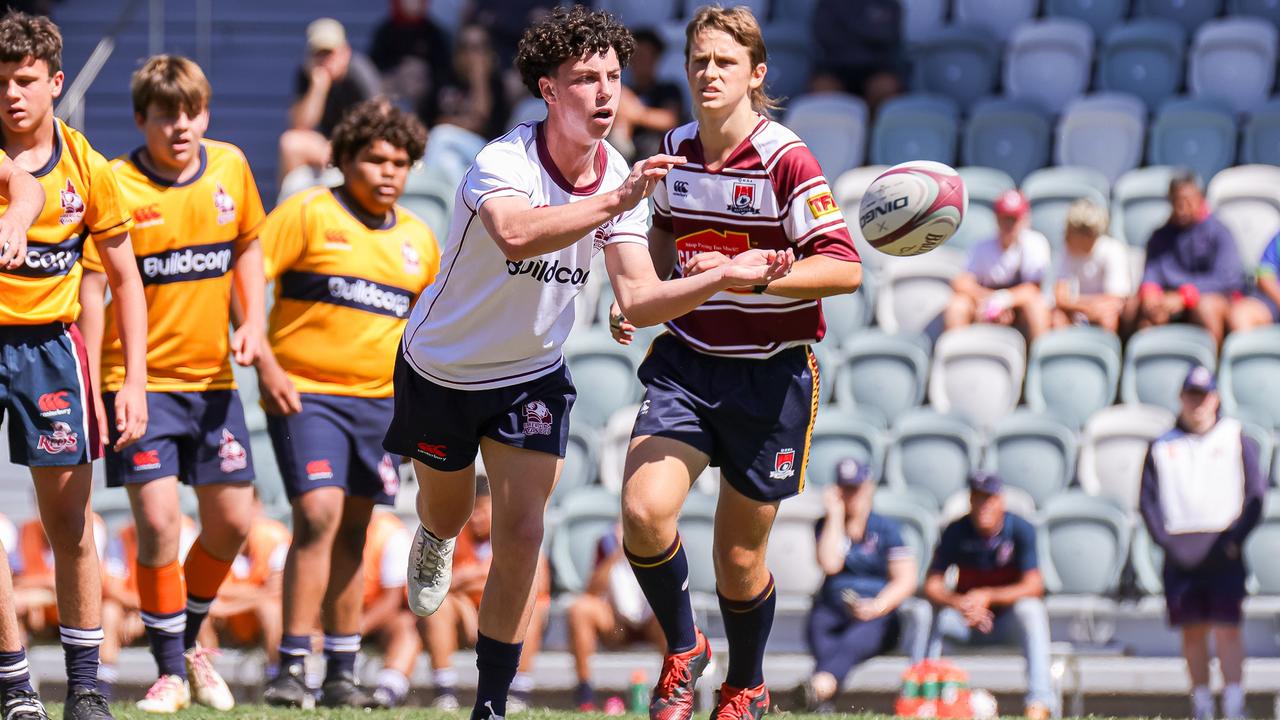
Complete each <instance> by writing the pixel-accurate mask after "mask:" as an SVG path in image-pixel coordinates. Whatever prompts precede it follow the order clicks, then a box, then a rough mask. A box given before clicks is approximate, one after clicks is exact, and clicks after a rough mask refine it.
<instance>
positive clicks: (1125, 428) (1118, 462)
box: [1076, 405, 1174, 510]
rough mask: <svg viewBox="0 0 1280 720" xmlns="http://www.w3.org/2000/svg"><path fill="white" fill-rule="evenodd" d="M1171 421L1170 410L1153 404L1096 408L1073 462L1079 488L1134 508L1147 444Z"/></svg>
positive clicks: (1163, 430)
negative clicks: (1076, 462)
mask: <svg viewBox="0 0 1280 720" xmlns="http://www.w3.org/2000/svg"><path fill="white" fill-rule="evenodd" d="M1173 423H1174V414H1173V413H1171V412H1169V411H1168V410H1166V409H1164V408H1162V407H1158V406H1155V405H1112V406H1111V407H1108V408H1103V409H1102V410H1099V411H1098V412H1097V413H1095V414H1094V416H1093V417H1091V418H1089V422H1087V423H1085V426H1084V431H1083V432H1082V433H1081V434H1080V461H1079V463H1078V465H1077V466H1076V481H1077V482H1078V483H1079V484H1080V488H1081V489H1082V490H1084V491H1085V492H1087V493H1089V494H1090V495H1099V496H1101V497H1105V498H1109V499H1110V500H1112V501H1113V502H1115V503H1116V504H1118V505H1119V506H1120V507H1122V508H1125V509H1128V510H1136V509H1137V507H1138V487H1139V485H1140V484H1141V482H1142V463H1143V461H1144V460H1145V459H1146V457H1147V446H1148V445H1149V444H1150V443H1151V441H1152V440H1154V439H1156V438H1157V437H1159V436H1161V435H1163V434H1164V433H1165V432H1167V431H1168V430H1169V428H1172V427H1173Z"/></svg>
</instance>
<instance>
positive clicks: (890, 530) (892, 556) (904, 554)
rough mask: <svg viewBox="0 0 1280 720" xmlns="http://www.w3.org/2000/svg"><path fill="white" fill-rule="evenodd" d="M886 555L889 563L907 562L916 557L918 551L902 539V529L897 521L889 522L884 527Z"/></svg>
mask: <svg viewBox="0 0 1280 720" xmlns="http://www.w3.org/2000/svg"><path fill="white" fill-rule="evenodd" d="M884 547H885V555H886V556H887V557H888V558H889V562H893V561H894V560H906V559H910V558H913V557H915V556H916V551H915V549H914V548H912V547H911V546H910V545H908V544H907V543H906V541H904V540H903V539H902V527H901V526H900V525H899V524H898V523H897V521H895V520H889V521H888V522H886V523H885V527H884Z"/></svg>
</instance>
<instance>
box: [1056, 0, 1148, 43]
mask: <svg viewBox="0 0 1280 720" xmlns="http://www.w3.org/2000/svg"><path fill="white" fill-rule="evenodd" d="M1044 14H1045V16H1046V17H1066V18H1074V19H1076V20H1080V21H1082V22H1084V23H1086V24H1087V25H1088V26H1089V29H1091V30H1093V34H1094V35H1095V36H1096V37H1102V35H1103V34H1104V33H1106V32H1107V31H1108V30H1110V29H1111V27H1112V26H1114V25H1116V24H1118V23H1120V22H1121V21H1123V20H1124V18H1125V17H1127V16H1128V14H1129V0H1109V1H1108V2H1099V1H1098V0H1045V4H1044Z"/></svg>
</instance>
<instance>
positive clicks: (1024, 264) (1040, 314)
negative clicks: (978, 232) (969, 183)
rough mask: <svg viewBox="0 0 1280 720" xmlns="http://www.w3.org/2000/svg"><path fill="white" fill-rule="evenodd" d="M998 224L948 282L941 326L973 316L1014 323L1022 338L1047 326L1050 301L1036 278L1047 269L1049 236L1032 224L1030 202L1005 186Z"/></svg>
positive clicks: (998, 207) (959, 324) (955, 325)
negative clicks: (948, 294)
mask: <svg viewBox="0 0 1280 720" xmlns="http://www.w3.org/2000/svg"><path fill="white" fill-rule="evenodd" d="M995 214H996V223H997V229H996V234H995V236H994V237H991V238H987V239H986V240H983V241H981V242H979V243H978V244H976V245H974V246H973V247H972V248H970V250H969V261H968V264H967V265H966V267H965V271H964V272H962V273H960V274H959V275H957V276H956V279H955V280H954V281H952V283H951V286H952V288H953V289H954V290H955V294H954V295H952V297H951V302H949V303H948V304H947V308H946V310H945V311H944V312H943V321H944V323H945V326H946V329H948V330H951V329H954V328H958V327H964V326H966V325H970V324H972V323H974V322H989V323H996V324H999V325H1014V326H1016V327H1017V328H1018V329H1019V330H1020V331H1021V332H1022V334H1023V335H1025V336H1026V338H1027V343H1028V344H1030V343H1031V342H1034V341H1035V339H1036V338H1037V337H1039V336H1040V335H1041V334H1042V333H1044V332H1045V331H1046V330H1048V329H1049V317H1050V315H1049V306H1048V303H1046V302H1045V299H1044V294H1043V293H1042V292H1041V291H1040V283H1041V281H1043V280H1044V276H1045V273H1046V272H1047V271H1048V269H1049V241H1048V240H1047V239H1046V238H1045V236H1044V235H1041V234H1040V233H1039V232H1037V231H1035V230H1032V229H1031V205H1030V204H1029V203H1028V202H1027V199H1026V198H1025V197H1023V195H1022V193H1020V192H1018V191H1017V190H1008V191H1006V192H1004V193H1003V194H1001V195H1000V197H998V198H996V202H995Z"/></svg>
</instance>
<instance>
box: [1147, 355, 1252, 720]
mask: <svg viewBox="0 0 1280 720" xmlns="http://www.w3.org/2000/svg"><path fill="white" fill-rule="evenodd" d="M1179 397H1180V400H1181V408H1180V412H1179V413H1178V424H1177V426H1176V427H1175V428H1174V429H1173V430H1170V431H1169V432H1167V433H1165V434H1164V435H1162V436H1160V437H1159V438H1156V439H1155V440H1154V441H1152V443H1151V445H1150V447H1149V449H1148V450H1147V458H1146V461H1145V462H1144V463H1143V466H1142V489H1141V492H1140V494H1139V509H1140V510H1141V512H1142V519H1143V520H1144V521H1145V522H1146V524H1147V531H1148V532H1149V533H1151V539H1152V540H1153V541H1155V543H1156V545H1159V546H1160V548H1161V549H1163V550H1164V593H1165V603H1166V605H1167V609H1168V614H1169V624H1170V625H1171V626H1173V627H1175V628H1179V629H1181V631H1182V654H1183V657H1184V658H1185V659H1186V661H1187V672H1188V674H1189V675H1190V676H1191V687H1192V690H1191V707H1192V717H1194V718H1197V720H1209V719H1210V718H1215V717H1226V718H1244V717H1245V707H1244V690H1243V688H1242V686H1241V684H1240V683H1241V679H1242V677H1243V666H1244V643H1243V641H1242V640H1241V638H1240V621H1241V619H1242V618H1241V606H1242V604H1243V603H1244V596H1245V578H1246V577H1247V576H1248V569H1247V568H1246V567H1245V562H1244V553H1243V548H1244V543H1245V540H1246V538H1248V536H1249V533H1250V532H1252V531H1253V529H1254V527H1256V526H1257V524H1258V519H1259V517H1261V515H1262V502H1263V496H1264V495H1265V494H1266V492H1267V480H1266V476H1265V473H1264V471H1263V469H1262V468H1261V467H1260V464H1259V457H1258V444H1257V443H1256V442H1255V441H1254V440H1253V439H1252V438H1250V437H1249V436H1248V435H1245V434H1244V433H1242V432H1241V427H1240V422H1239V421H1237V420H1234V419H1231V418H1224V417H1222V416H1221V415H1220V414H1219V412H1218V410H1219V398H1218V388H1217V383H1216V382H1215V381H1214V378H1213V373H1211V372H1209V369H1208V368H1206V367H1203V366H1196V367H1193V368H1191V370H1190V372H1188V373H1187V377H1186V380H1184V381H1183V383H1182V393H1181V395H1180V396H1179ZM1210 635H1212V636H1213V644H1214V645H1215V647H1216V649H1217V652H1218V663H1219V668H1220V669H1221V671H1222V678H1223V681H1224V687H1223V690H1222V714H1221V715H1219V714H1216V713H1215V712H1214V707H1213V692H1212V691H1211V690H1210V689H1209V636H1210Z"/></svg>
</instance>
